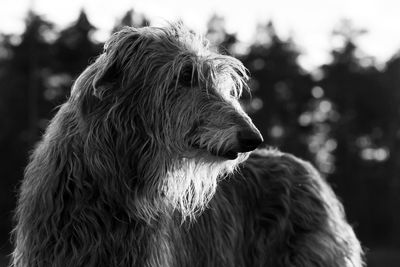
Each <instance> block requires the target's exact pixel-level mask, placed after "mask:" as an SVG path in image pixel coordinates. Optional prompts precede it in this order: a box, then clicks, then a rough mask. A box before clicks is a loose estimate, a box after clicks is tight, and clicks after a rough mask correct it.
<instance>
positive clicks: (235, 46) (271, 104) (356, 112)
mask: <svg viewBox="0 0 400 267" xmlns="http://www.w3.org/2000/svg"><path fill="white" fill-rule="evenodd" d="M148 24H149V20H148V19H147V18H146V17H144V16H143V15H141V14H137V13H135V12H133V11H132V10H130V11H128V12H127V13H126V14H125V15H124V16H123V17H122V18H121V19H120V20H119V21H118V22H117V23H116V25H115V27H114V30H113V31H116V30H118V29H119V28H121V27H122V26H123V25H133V26H137V27H140V26H144V25H148ZM95 31H96V28H95V27H94V26H93V25H92V24H91V23H90V22H89V20H88V18H87V16H86V14H85V12H84V11H82V12H81V13H80V15H79V17H78V19H77V20H76V21H75V22H74V23H73V24H72V25H71V26H70V27H68V28H66V29H63V30H57V29H56V27H55V26H54V25H53V24H52V23H51V22H49V21H46V20H44V19H43V18H42V17H40V16H38V15H37V14H35V13H33V12H30V13H29V14H28V15H27V17H26V29H25V32H24V33H22V34H21V35H14V34H11V35H5V34H0V125H1V128H0V157H1V159H0V164H1V166H0V169H1V179H0V183H1V184H0V190H1V192H0V216H1V218H2V219H1V220H0V242H1V243H0V250H1V252H2V253H3V254H7V253H9V252H10V245H9V243H8V239H9V232H10V230H11V224H12V209H13V208H14V206H15V201H16V198H15V196H16V191H17V188H18V185H19V182H20V180H21V178H22V177H23V169H24V166H25V165H26V163H27V158H28V154H29V151H30V150H31V149H32V148H33V146H34V144H35V142H37V141H38V140H39V138H40V135H41V134H42V133H43V131H44V129H45V128H46V126H47V123H48V121H49V119H50V118H51V117H52V116H53V115H54V114H55V112H56V110H57V106H58V105H60V104H61V103H63V102H64V101H65V100H66V98H67V97H68V95H69V91H70V88H71V85H72V83H73V81H74V79H75V78H76V77H77V76H78V75H79V74H80V73H81V72H82V71H83V69H84V68H85V67H86V66H87V65H88V64H89V63H90V62H92V61H93V60H94V59H95V57H96V56H97V55H98V54H99V53H100V52H101V51H102V45H103V44H102V43H99V42H97V41H96V40H94V38H93V34H94V32H95ZM363 33H364V31H363V30H360V29H356V28H354V27H353V26H352V24H351V23H350V22H349V21H342V23H341V24H339V26H338V27H337V29H335V30H334V31H333V33H332V34H333V38H337V39H338V40H340V43H341V45H340V46H339V47H334V48H332V51H331V56H332V60H331V61H330V62H327V63H326V64H325V65H323V66H321V67H320V68H319V69H318V70H317V71H316V72H314V73H309V72H307V71H305V70H304V69H303V68H302V67H301V66H300V64H299V63H298V57H299V56H300V55H301V53H300V51H299V49H298V48H297V47H296V45H295V43H294V42H293V40H291V39H290V38H289V39H286V40H284V39H282V38H280V37H279V36H278V34H277V33H276V31H275V29H274V25H273V23H272V22H269V23H266V24H264V25H259V26H258V27H257V32H256V36H255V38H254V41H253V43H252V44H251V45H250V46H246V47H245V46H243V44H241V43H240V42H238V40H237V38H236V35H235V34H232V33H228V32H226V30H225V26H224V20H223V18H221V17H218V16H213V17H212V18H211V19H210V20H209V22H208V31H207V36H208V38H209V39H210V40H211V43H212V44H213V45H214V47H215V48H218V49H219V50H220V51H222V52H223V53H227V54H232V55H234V56H236V57H238V58H239V59H240V60H242V61H243V63H244V64H245V65H246V67H247V68H248V69H249V71H250V73H251V80H250V83H249V86H250V89H251V91H250V93H245V94H244V96H243V105H244V107H245V109H246V110H247V112H248V113H249V114H250V115H251V117H252V118H253V120H254V122H255V124H256V125H257V126H258V127H259V129H260V131H261V132H262V134H263V136H264V139H265V143H266V144H268V145H271V146H276V147H279V148H280V149H281V150H283V151H287V152H291V153H294V154H295V155H297V156H300V157H302V158H305V159H308V160H310V161H312V162H313V163H314V164H315V165H316V166H317V167H318V169H319V170H320V171H321V172H322V173H323V175H324V176H326V177H327V179H328V181H329V182H330V184H331V185H332V186H333V188H334V190H335V191H336V193H337V194H338V195H339V196H340V198H341V199H342V200H343V202H344V205H345V208H346V211H347V215H348V218H349V221H350V222H351V223H352V224H353V225H354V226H355V230H356V232H357V234H358V236H359V237H360V239H361V240H362V242H363V244H364V245H365V246H366V247H367V248H371V249H372V248H376V247H384V248H397V249H399V248H400V227H399V225H400V213H399V211H400V177H399V173H400V164H398V163H400V143H399V140H400V120H399V114H400V113H399V111H400V110H399V106H400V105H399V104H400V90H399V89H400V55H394V56H393V57H392V59H390V60H389V61H388V62H386V64H385V65H384V66H383V67H381V68H377V66H376V64H375V62H374V60H373V58H371V57H368V56H366V55H363V54H362V53H361V51H360V50H359V49H358V48H357V38H358V37H359V36H360V35H362V34H363Z"/></svg>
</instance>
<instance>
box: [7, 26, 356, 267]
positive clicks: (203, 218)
mask: <svg viewBox="0 0 400 267" xmlns="http://www.w3.org/2000/svg"><path fill="white" fill-rule="evenodd" d="M247 79H248V74H247V71H246V69H245V67H244V66H243V65H242V63H241V62H240V61H239V60H237V59H235V58H233V57H230V56H226V55H221V54H218V53H216V52H212V51H211V50H210V49H209V45H208V42H207V40H205V39H204V38H203V37H201V36H200V35H197V34H195V33H194V32H191V31H189V30H187V29H186V28H185V27H184V26H183V25H182V24H172V25H169V26H167V27H145V28H140V29H136V28H131V27H126V28H124V29H122V30H121V31H119V32H117V33H115V34H114V35H113V36H112V37H111V38H110V40H109V41H108V42H106V44H105V47H104V52H103V53H102V54H101V55H100V56H99V57H98V58H97V59H96V60H95V62H94V63H93V64H91V65H90V66H89V67H88V68H87V69H86V70H85V71H84V72H83V73H82V74H81V75H80V76H79V78H78V79H77V80H76V82H75V83H74V86H73V88H72V90H71V96H70V97H69V99H68V100H67V102H66V103H64V104H63V105H62V106H61V107H60V109H59V111H58V112H57V114H56V115H55V117H54V118H53V119H52V121H51V122H50V124H49V126H48V128H47V130H46V132H45V134H44V136H43V138H42V140H41V141H40V142H39V144H38V145H37V147H36V148H35V149H34V151H33V153H32V155H31V157H30V162H29V164H28V166H27V168H26V171H25V177H24V180H23V182H22V185H21V189H20V193H19V198H18V204H17V208H16V214H15V218H16V226H15V229H14V232H13V237H14V242H15V249H14V252H13V255H12V258H13V259H12V265H13V266H16V267H27V266H31V267H33V266H35V267H36V266H74V267H76V266H108V267H109V266H275V267H276V266H278V267H279V266H307V267H311V266H332V267H333V266H338V267H339V266H341V267H343V266H361V265H362V250H361V246H360V243H359V241H358V240H357V238H356V236H355V235H354V232H353V230H352V228H351V226H350V225H349V224H348V223H347V222H346V220H345V218H344V212H343V208H342V206H341V204H340V202H339V201H338V200H337V198H336V196H335V195H334V193H333V192H332V190H331V189H330V188H329V186H328V185H327V183H326V182H325V181H324V180H323V179H322V178H321V177H320V175H319V174H318V172H316V170H315V169H314V168H313V167H312V166H311V165H310V164H308V163H306V162H303V161H301V160H299V159H297V158H295V157H293V156H291V155H288V154H284V153H281V152H279V151H276V150H271V149H261V150H256V149H257V147H258V146H259V145H260V144H261V143H262V142H263V138H262V136H261V134H260V132H259V131H258V129H257V128H256V127H255V126H254V124H253V123H252V121H251V119H250V118H249V116H248V115H247V114H246V113H245V112H244V110H243V109H242V107H241V106H240V103H239V101H238V99H239V97H240V95H241V93H242V91H243V90H246V88H247V87H246V81H247ZM254 150H256V151H255V152H253V153H251V152H252V151H254Z"/></svg>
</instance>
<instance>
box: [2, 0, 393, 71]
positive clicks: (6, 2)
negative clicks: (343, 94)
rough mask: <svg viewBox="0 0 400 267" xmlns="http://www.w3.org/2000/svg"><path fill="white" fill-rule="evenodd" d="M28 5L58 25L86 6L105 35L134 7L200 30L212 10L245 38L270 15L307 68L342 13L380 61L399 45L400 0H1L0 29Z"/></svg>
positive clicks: (324, 56) (324, 50)
mask: <svg viewBox="0 0 400 267" xmlns="http://www.w3.org/2000/svg"><path fill="white" fill-rule="evenodd" d="M30 6H33V9H34V10H35V11H36V12H37V13H39V14H42V15H44V17H45V18H46V19H48V20H50V21H52V22H55V23H56V25H57V26H59V27H60V28H62V27H65V26H67V25H69V24H70V23H71V22H73V21H74V20H75V19H76V18H77V16H78V12H79V11H80V9H81V8H84V9H85V10H86V11H87V13H88V17H89V19H90V20H91V22H92V23H93V24H94V25H95V26H96V27H98V28H99V30H100V32H99V33H98V35H97V36H98V37H99V38H100V39H102V38H103V39H104V38H105V37H106V36H108V33H109V31H110V29H111V28H112V27H113V25H114V24H115V22H116V20H117V19H118V18H121V17H122V15H123V14H125V12H126V11H127V10H128V9H130V8H133V9H134V10H135V11H136V12H139V13H143V14H145V15H146V16H147V17H149V18H150V20H151V21H152V22H154V23H156V24H159V23H163V22H164V21H165V20H176V19H178V18H181V19H182V20H183V21H184V22H185V23H186V24H187V25H188V26H189V27H191V28H192V29H194V30H197V31H199V32H203V33H204V31H205V29H206V23H207V21H208V19H209V18H210V17H211V15H212V14H215V13H216V14H219V15H222V16H223V17H225V20H226V27H227V29H228V32H232V33H233V32H236V33H238V37H239V39H240V40H241V41H243V42H245V43H250V42H251V39H252V38H253V37H254V31H255V28H256V25H257V23H265V22H267V21H269V20H272V21H273V22H274V23H275V27H276V29H277V32H278V34H279V35H280V36H282V37H288V36H290V35H291V36H293V38H294V41H295V43H296V44H297V45H298V46H299V47H300V49H301V51H302V52H303V56H302V57H301V64H302V65H303V66H304V67H306V68H307V69H312V68H315V67H317V66H318V65H319V64H322V63H324V62H326V61H327V60H328V59H329V51H330V49H331V48H332V46H333V45H334V44H333V42H334V40H333V39H332V38H331V32H332V30H333V28H334V27H335V26H336V25H338V22H339V21H340V20H341V19H343V18H348V19H351V20H352V21H353V23H354V25H355V26H356V27H362V28H365V29H367V30H368V31H369V32H368V33H367V34H365V35H363V36H362V37H360V38H359V42H358V44H359V46H360V47H361V49H362V50H363V51H364V52H365V53H366V54H368V55H371V56H374V57H376V58H377V60H378V62H383V61H385V60H387V59H388V58H389V57H390V56H392V55H393V54H394V53H395V52H397V51H398V50H399V49H400V1H399V0H301V1H300V0H275V1H270V0H201V1H191V0H114V1H109V0H64V1H57V0H0V32H6V33H11V32H16V33H19V32H22V31H23V27H24V22H23V19H24V17H25V15H26V12H27V10H28V8H29V7H30Z"/></svg>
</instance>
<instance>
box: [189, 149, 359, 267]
mask: <svg viewBox="0 0 400 267" xmlns="http://www.w3.org/2000/svg"><path fill="white" fill-rule="evenodd" d="M188 229H189V230H188V231H187V232H186V233H187V236H188V238H189V239H190V241H189V242H188V243H187V244H191V245H192V246H193V247H190V251H188V252H187V253H189V254H190V255H191V257H190V262H191V264H197V265H196V266H274V267H280V266H282V267H284V266H297V267H300V266H304V267H313V266H324V267H344V266H346V267H350V266H354V267H356V266H362V250H361V246H360V243H359V241H358V240H357V238H356V236H355V234H354V232H353V229H352V227H351V226H350V225H349V224H348V223H347V222H346V219H345V215H344V211H343V207H342V205H341V203H340V202H339V201H338V199H337V197H336V196H335V194H334V193H333V191H332V190H331V188H330V187H329V185H328V184H327V183H326V181H325V180H324V179H323V178H322V177H321V176H320V175H319V174H318V172H317V171H316V170H315V169H314V168H313V167H312V166H311V165H310V164H309V163H307V162H304V161H302V160H300V159H298V158H296V157H294V156H292V155H290V154H285V153H281V152H279V151H277V150H268V149H263V150H257V151H255V152H253V153H252V155H251V156H250V158H249V159H248V160H247V161H246V162H245V163H243V164H242V166H241V167H240V169H239V171H238V172H237V173H236V174H234V175H231V177H229V178H228V179H226V180H223V181H221V182H220V184H219V187H218V190H217V193H216V195H215V196H214V198H213V200H212V201H211V202H210V207H209V208H208V209H207V210H206V211H205V212H204V214H202V215H201V216H200V217H199V218H198V221H197V222H196V223H195V224H192V225H191V226H190V227H188ZM187 244H184V245H183V246H185V245H187ZM194 258H195V259H197V260H196V261H192V260H193V259H194ZM191 264H189V265H191ZM191 266H193V265H191Z"/></svg>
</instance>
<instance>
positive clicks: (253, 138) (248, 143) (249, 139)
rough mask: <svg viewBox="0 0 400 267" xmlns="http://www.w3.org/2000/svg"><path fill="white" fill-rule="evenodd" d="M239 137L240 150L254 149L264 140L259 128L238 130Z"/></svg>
mask: <svg viewBox="0 0 400 267" xmlns="http://www.w3.org/2000/svg"><path fill="white" fill-rule="evenodd" d="M237 138H238V141H239V145H240V150H241V151H240V152H248V151H253V150H254V149H256V148H257V147H258V146H259V145H260V144H261V143H262V142H263V141H264V139H263V137H262V135H261V133H260V132H259V131H258V130H257V129H246V130H242V131H240V132H238V134H237Z"/></svg>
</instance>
